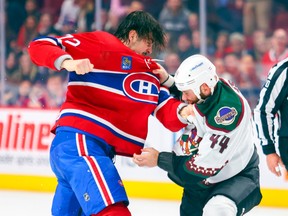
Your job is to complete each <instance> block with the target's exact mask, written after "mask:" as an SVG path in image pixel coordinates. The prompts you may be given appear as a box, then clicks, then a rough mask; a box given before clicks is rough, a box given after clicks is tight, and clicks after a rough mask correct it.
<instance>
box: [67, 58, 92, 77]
mask: <svg viewBox="0 0 288 216" xmlns="http://www.w3.org/2000/svg"><path fill="white" fill-rule="evenodd" d="M93 67H94V65H93V64H91V62H90V60H89V59H78V60H73V59H65V60H64V61H63V62H62V64H61V68H65V69H66V70H67V71H75V72H76V74H79V75H80V74H86V73H89V72H91V71H92V70H93Z"/></svg>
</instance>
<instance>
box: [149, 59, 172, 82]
mask: <svg viewBox="0 0 288 216" xmlns="http://www.w3.org/2000/svg"><path fill="white" fill-rule="evenodd" d="M157 65H158V66H159V69H155V70H153V71H152V72H153V73H154V74H158V75H159V81H160V83H163V82H164V81H165V80H167V78H168V76H169V74H168V72H167V71H166V70H165V68H164V67H163V66H162V65H160V64H158V63H157Z"/></svg>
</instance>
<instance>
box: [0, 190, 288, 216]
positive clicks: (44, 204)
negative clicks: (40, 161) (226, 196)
mask: <svg viewBox="0 0 288 216" xmlns="http://www.w3.org/2000/svg"><path fill="white" fill-rule="evenodd" d="M52 197H53V194H52V193H33V192H22V191H21V192H19V191H0V215H1V216H2V215H3V216H19V215H21V216H51V214H50V206H51V201H52ZM178 208H179V202H177V201H166V200H165V201H163V200H148V199H135V198H134V199H130V205H129V209H130V211H131V213H132V215H133V216H178V215H179V213H178ZM246 215H247V216H288V209H276V208H264V207H256V208H254V209H253V210H252V211H250V212H249V213H248V214H246Z"/></svg>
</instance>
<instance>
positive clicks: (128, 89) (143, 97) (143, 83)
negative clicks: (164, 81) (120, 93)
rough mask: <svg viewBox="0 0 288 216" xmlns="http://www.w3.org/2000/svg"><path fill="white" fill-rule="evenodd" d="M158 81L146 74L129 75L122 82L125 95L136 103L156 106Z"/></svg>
mask: <svg viewBox="0 0 288 216" xmlns="http://www.w3.org/2000/svg"><path fill="white" fill-rule="evenodd" d="M157 82H158V83H159V81H158V80H157V79H156V78H155V77H154V76H153V75H151V74H148V73H140V72H139V73H131V74H129V75H128V76H127V77H126V78H125V79H124V81H123V89H124V93H125V95H127V96H128V97H129V98H131V99H133V100H137V101H142V102H148V103H153V104H157V103H158V94H159V89H158V87H157Z"/></svg>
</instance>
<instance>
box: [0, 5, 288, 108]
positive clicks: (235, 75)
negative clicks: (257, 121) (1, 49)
mask: <svg viewBox="0 0 288 216" xmlns="http://www.w3.org/2000/svg"><path fill="white" fill-rule="evenodd" d="M199 1H200V0H199ZM199 1H198V0H141V1H136V0H102V3H101V7H102V8H101V10H100V11H101V24H102V27H101V29H96V20H95V17H96V16H95V0H9V1H6V3H5V11H6V14H5V15H6V17H5V22H6V23H5V34H6V36H5V38H6V62H5V68H6V75H5V91H4V95H3V97H4V98H3V99H2V101H4V103H3V102H2V103H1V104H0V105H1V106H13V107H29V108H46V109H55V108H56V109H57V108H59V107H60V105H61V103H62V102H63V100H64V98H65V91H66V83H67V73H68V72H67V71H64V70H63V71H61V72H57V71H53V70H49V69H47V68H43V67H37V66H35V65H34V64H33V63H32V62H31V61H30V58H29V56H28V54H27V46H28V44H29V42H30V41H31V40H33V39H34V38H35V37H39V36H47V35H48V36H55V35H65V34H67V33H75V32H78V33H79V32H85V31H95V30H104V31H108V32H110V33H114V31H115V30H116V28H117V26H118V24H119V22H120V21H121V19H122V18H123V17H124V16H126V15H127V14H128V13H130V12H131V11H134V10H145V11H148V12H149V13H151V15H153V16H154V17H155V19H157V20H158V21H159V22H160V24H161V25H162V26H163V27H164V29H165V31H166V33H167V41H168V47H167V49H166V50H164V51H162V52H161V53H160V52H158V53H153V57H155V58H158V59H163V60H165V61H164V63H163V66H164V67H165V68H166V69H167V71H168V72H169V73H170V74H174V73H175V71H176V69H177V68H178V66H179V65H180V63H181V62H182V61H183V60H184V59H185V58H187V57H188V56H190V55H193V54H197V53H200V43H201V38H200V31H199V21H200V17H199ZM206 6H207V18H206V19H207V38H206V40H207V55H208V57H209V58H210V59H211V60H212V61H213V62H214V64H215V65H216V68H217V72H218V74H219V75H220V76H221V77H224V78H227V79H229V80H231V81H232V82H234V83H235V84H236V86H238V88H239V89H240V90H241V92H242V93H243V94H244V95H245V96H246V98H247V99H248V101H249V103H250V105H251V107H252V108H254V107H255V105H256V103H257V100H258V97H259V92H260V88H261V86H262V85H263V82H265V80H266V77H267V73H268V70H269V68H270V67H271V66H273V65H274V64H275V63H276V62H278V61H280V60H282V59H284V58H286V57H288V35H287V33H288V22H287V20H288V4H287V2H286V0H207V1H206Z"/></svg>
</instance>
